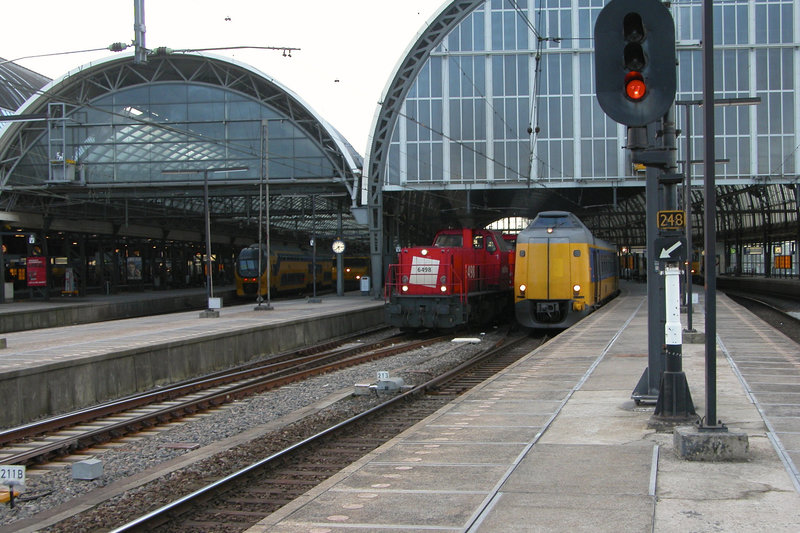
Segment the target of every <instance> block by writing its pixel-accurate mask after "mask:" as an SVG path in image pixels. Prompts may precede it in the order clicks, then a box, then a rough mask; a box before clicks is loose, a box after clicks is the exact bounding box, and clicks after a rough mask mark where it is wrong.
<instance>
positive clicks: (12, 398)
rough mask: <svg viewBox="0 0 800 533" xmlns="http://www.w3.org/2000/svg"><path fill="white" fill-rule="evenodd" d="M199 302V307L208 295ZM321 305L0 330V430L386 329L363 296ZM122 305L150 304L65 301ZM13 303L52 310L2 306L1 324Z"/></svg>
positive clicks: (83, 306) (91, 309)
mask: <svg viewBox="0 0 800 533" xmlns="http://www.w3.org/2000/svg"><path fill="white" fill-rule="evenodd" d="M179 292H180V291H179ZM157 296H158V297H159V298H160V297H161V295H157ZM183 297H189V296H187V295H183ZM201 297H202V300H203V301H205V291H202V295H201ZM319 300H321V301H320V302H316V303H314V302H310V301H309V300H308V299H305V298H303V299H295V300H280V301H275V300H273V301H272V302H271V305H272V308H273V309H272V310H270V311H262V310H260V311H256V310H254V308H255V303H254V302H251V303H247V304H240V305H234V306H227V307H223V308H222V309H220V310H219V316H218V317H216V318H201V317H200V312H198V311H197V310H196V309H195V310H193V311H185V312H180V313H171V314H162V315H155V316H143V317H138V318H129V319H123V320H107V321H103V322H93V323H88V324H79V325H73V326H63V327H49V328H46V329H34V330H30V331H20V332H12V333H5V334H3V338H4V339H5V341H6V347H5V348H3V349H0V398H2V399H3V401H2V405H3V408H2V409H0V428H2V427H11V426H15V425H20V424H24V423H27V422H30V421H32V420H35V419H37V418H40V417H44V416H52V415H55V414H60V413H63V412H67V411H72V410H75V409H80V408H82V407H86V406H88V405H92V404H95V403H99V402H103V401H107V400H112V399H117V398H121V397H124V396H127V395H130V394H133V393H136V392H141V391H144V390H147V389H151V388H154V387H157V386H162V385H167V384H171V383H175V382H178V381H181V380H185V379H188V378H191V377H195V376H198V375H202V374H205V373H208V372H213V371H215V370H221V369H225V368H230V367H232V366H235V365H237V364H241V363H245V362H248V361H250V360H252V359H254V358H256V357H258V356H260V355H269V354H274V353H280V352H283V351H287V350H291V349H294V348H298V347H300V346H304V345H307V344H311V343H314V342H318V341H321V340H324V339H329V338H333V337H337V336H341V335H346V334H349V333H355V332H358V331H362V330H364V329H365V328H369V327H371V326H373V325H378V324H381V323H383V320H384V318H383V310H382V307H383V301H382V300H381V301H377V300H374V299H372V298H370V297H367V296H361V295H360V293H349V294H346V295H345V296H334V295H330V296H323V297H320V298H319ZM93 302H94V303H93ZM126 303H129V304H131V305H133V306H137V307H145V308H146V307H147V306H148V305H151V306H152V305H155V304H154V303H153V300H151V299H150V298H149V297H148V296H147V295H146V294H145V295H142V294H139V295H138V297H137V295H136V294H132V295H118V296H114V297H110V298H104V299H100V300H99V301H93V300H89V301H86V302H79V303H73V304H71V305H73V306H77V309H79V310H83V311H81V312H84V313H86V314H94V313H96V312H97V309H98V308H99V309H104V308H107V307H108V306H109V305H111V306H113V305H122V304H126ZM67 304H68V303H67ZM67 304H65V305H67ZM16 305H21V306H24V307H25V309H26V310H28V311H30V312H32V313H35V312H36V311H37V308H38V312H39V313H49V312H51V310H52V307H53V306H52V304H50V303H48V302H28V303H25V304H10V305H4V306H0V320H2V314H3V313H9V312H11V311H9V310H8V309H9V308H13V307H14V306H16Z"/></svg>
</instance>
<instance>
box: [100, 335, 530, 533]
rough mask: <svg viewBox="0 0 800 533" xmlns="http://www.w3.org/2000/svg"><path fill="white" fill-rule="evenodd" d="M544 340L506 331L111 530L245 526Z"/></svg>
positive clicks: (208, 528)
mask: <svg viewBox="0 0 800 533" xmlns="http://www.w3.org/2000/svg"><path fill="white" fill-rule="evenodd" d="M542 342H543V339H535V338H531V337H528V336H520V337H516V338H513V339H507V340H506V341H505V342H503V343H501V344H500V345H495V346H493V347H491V348H490V349H488V350H484V351H483V352H481V353H480V354H479V355H477V356H476V357H474V358H473V359H471V360H470V361H468V362H466V363H464V364H462V365H460V366H459V367H458V368H456V369H453V370H451V371H449V372H447V373H445V374H443V375H440V376H437V377H435V378H433V379H431V380H429V381H428V382H426V383H423V384H421V385H419V386H417V387H415V388H413V389H412V390H410V391H407V392H405V393H403V394H400V395H398V396H396V397H394V398H392V399H391V400H388V401H386V402H384V403H382V404H380V405H378V406H376V407H374V408H372V409H370V410H368V411H366V412H364V413H361V414H359V415H357V416H355V417H352V418H350V419H348V420H346V421H343V422H341V423H338V424H336V425H334V426H332V427H330V428H327V429H324V430H323V431H320V432H319V433H317V434H315V435H313V436H311V437H309V438H307V439H305V440H303V441H302V442H299V443H297V444H294V445H292V446H290V447H288V448H286V449H284V450H282V451H280V452H277V453H275V454H273V455H271V456H269V457H267V458H265V459H263V460H261V461H258V462H256V463H255V464H252V465H250V466H248V467H247V468H244V469H242V470H240V471H238V472H236V473H234V474H231V475H229V476H227V477H225V478H224V479H221V480H219V481H216V482H214V483H211V484H210V485H208V486H206V487H203V488H201V489H199V490H197V491H195V492H194V493H192V494H189V495H187V496H185V497H183V498H181V499H179V500H177V501H175V502H173V503H172V504H169V505H167V506H164V507H162V508H160V509H158V510H156V511H153V512H151V513H150V514H148V515H145V516H143V517H141V518H139V519H137V520H134V521H132V522H129V523H128V524H125V525H123V526H121V527H119V528H117V529H116V530H114V531H116V532H123V531H124V532H129V531H154V530H155V531H243V530H245V529H247V528H249V527H250V526H252V525H253V524H255V523H257V522H258V521H259V520H260V519H261V518H263V517H264V516H267V515H268V514H270V513H272V512H274V511H275V510H277V509H279V508H280V507H282V506H283V505H285V504H286V503H288V502H290V501H292V500H293V499H295V498H297V497H298V496H300V495H301V494H303V493H305V492H306V491H307V490H309V489H310V488H312V487H313V486H315V485H317V484H319V483H320V482H322V481H323V480H325V479H327V478H329V477H330V476H332V475H333V474H335V473H336V472H338V471H339V470H341V469H342V468H344V467H346V466H348V465H350V464H352V463H353V462H355V461H356V460H358V459H359V458H361V457H363V456H364V455H365V454H367V453H369V452H370V451H372V450H374V449H375V448H377V447H378V446H380V445H381V444H383V443H385V442H387V441H388V440H390V439H391V438H393V437H395V436H396V435H398V434H399V433H401V432H402V431H403V430H405V429H406V428H408V427H410V426H412V425H413V424H415V423H417V422H418V421H420V420H422V419H424V418H425V417H427V416H429V415H430V414H432V413H434V412H435V411H436V410H438V409H439V408H441V407H442V406H444V405H446V404H447V403H448V402H449V401H450V400H451V399H452V398H453V397H454V396H456V395H458V394H461V393H463V392H464V391H465V390H468V389H469V388H472V387H474V386H475V385H477V384H478V383H481V382H483V381H484V380H485V379H486V378H488V377H490V376H491V375H493V374H494V373H496V372H498V371H499V370H501V369H502V368H505V367H506V366H508V365H510V364H511V363H513V362H514V361H516V360H518V359H519V358H521V357H522V356H524V355H525V354H527V353H529V352H530V351H531V350H533V349H535V348H536V347H537V346H538V345H540V344H541V343H542Z"/></svg>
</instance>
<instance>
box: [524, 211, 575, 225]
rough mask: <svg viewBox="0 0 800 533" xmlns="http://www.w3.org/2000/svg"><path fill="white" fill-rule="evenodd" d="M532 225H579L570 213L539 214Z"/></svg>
mask: <svg viewBox="0 0 800 533" xmlns="http://www.w3.org/2000/svg"><path fill="white" fill-rule="evenodd" d="M530 227H532V228H575V227H577V226H576V224H575V223H574V221H573V220H572V217H570V216H569V214H564V215H539V216H537V217H536V218H535V219H534V220H533V222H531V225H530Z"/></svg>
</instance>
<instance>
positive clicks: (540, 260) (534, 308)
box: [514, 211, 619, 329]
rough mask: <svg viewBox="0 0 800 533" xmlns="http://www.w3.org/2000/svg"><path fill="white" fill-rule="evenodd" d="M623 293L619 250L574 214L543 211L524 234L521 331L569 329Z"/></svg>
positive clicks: (519, 277)
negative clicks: (598, 236) (531, 329)
mask: <svg viewBox="0 0 800 533" xmlns="http://www.w3.org/2000/svg"><path fill="white" fill-rule="evenodd" d="M618 293H619V268H618V260H617V250H616V247H615V246H614V245H613V244H610V243H607V242H604V241H602V240H600V239H597V238H595V237H594V236H593V235H592V233H591V232H590V231H589V229H588V228H587V227H586V226H585V225H584V224H583V222H581V221H580V219H579V218H578V217H577V216H575V215H574V214H573V213H569V212H567V211H544V212H542V213H539V214H538V215H537V216H536V218H535V219H534V220H533V222H531V223H530V225H529V226H528V227H527V228H525V229H524V230H523V231H521V232H520V233H519V235H518V237H517V249H516V265H515V271H514V314H515V315H516V318H517V322H518V323H519V324H521V325H522V326H525V327H527V328H534V329H564V328H567V327H569V326H571V325H573V324H574V323H575V322H577V321H578V320H580V319H581V318H583V317H584V316H586V315H587V314H589V313H591V312H592V311H593V310H594V309H596V308H598V307H599V306H601V305H603V304H604V303H605V302H607V301H608V300H610V299H612V298H613V297H615V296H616V295H617V294H618Z"/></svg>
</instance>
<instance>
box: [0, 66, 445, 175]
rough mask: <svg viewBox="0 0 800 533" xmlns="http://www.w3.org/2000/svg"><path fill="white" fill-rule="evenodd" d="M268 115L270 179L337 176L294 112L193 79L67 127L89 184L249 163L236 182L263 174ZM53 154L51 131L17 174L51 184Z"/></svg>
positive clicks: (100, 102) (75, 118)
mask: <svg viewBox="0 0 800 533" xmlns="http://www.w3.org/2000/svg"><path fill="white" fill-rule="evenodd" d="M428 105H430V101H428ZM262 120H267V121H268V124H269V126H268V136H269V151H270V159H269V172H270V178H271V179H303V178H320V177H328V178H330V177H332V176H335V175H336V174H337V172H336V171H335V169H334V167H333V164H332V162H331V161H330V159H329V157H328V156H326V154H325V153H324V152H323V150H322V149H321V148H320V146H319V145H318V143H317V142H315V141H314V140H312V139H311V138H310V137H309V136H308V135H307V134H306V133H305V132H303V131H302V130H301V129H300V128H299V127H298V126H296V125H295V124H293V123H292V121H291V120H290V119H289V118H288V117H286V116H283V115H281V114H279V113H278V112H277V111H275V110H274V109H271V108H270V107H268V106H266V105H264V104H262V103H260V102H258V101H255V100H254V99H252V98H250V97H248V96H246V95H243V94H238V93H235V92H232V91H230V90H227V89H224V88H222V87H215V86H209V85H203V84H192V83H186V82H167V83H152V84H147V85H143V86H135V87H131V88H125V89H121V90H119V91H116V92H111V93H107V94H104V95H102V96H100V97H98V98H96V99H95V100H93V101H92V102H91V103H90V104H89V105H85V106H81V107H78V108H76V109H74V110H73V111H72V112H71V114H70V115H69V120H68V121H66V125H65V141H64V142H65V145H66V151H65V153H66V154H68V156H67V157H74V159H73V160H74V161H75V165H76V168H77V169H78V172H80V173H81V179H82V181H85V182H87V183H93V184H102V183H109V184H113V183H131V182H134V183H135V182H143V183H157V182H167V181H171V180H174V179H175V176H174V175H168V174H164V171H169V170H176V169H186V168H202V167H204V166H205V167H213V166H217V167H230V166H246V167H248V169H249V170H248V171H246V172H243V173H241V174H237V175H236V177H237V179H239V178H241V179H245V178H257V177H258V176H259V174H260V172H261V161H262V158H263V155H262V154H261V148H260V146H261V123H262ZM425 120H426V121H430V120H431V113H430V111H428V113H427V115H426V118H425ZM427 140H428V141H429V140H430V137H428V138H427ZM50 142H51V143H52V139H51V141H50ZM426 148H428V147H427V146H426ZM50 152H52V147H51V146H49V145H48V138H47V136H46V135H44V136H42V137H41V138H39V139H38V141H37V142H36V144H35V146H34V147H33V148H32V149H30V150H29V151H28V152H27V155H26V156H25V157H23V158H22V160H21V161H20V162H19V164H18V165H17V167H16V171H15V174H14V176H15V177H14V178H12V179H13V180H16V181H17V182H19V183H22V182H25V183H30V182H31V181H30V180H31V179H33V180H34V181H37V180H38V181H40V182H41V181H46V180H47V179H48V176H49V174H48V166H49V160H50V158H49V157H48V156H47V154H48V153H50ZM70 154H73V155H70ZM415 156H416V154H415Z"/></svg>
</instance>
